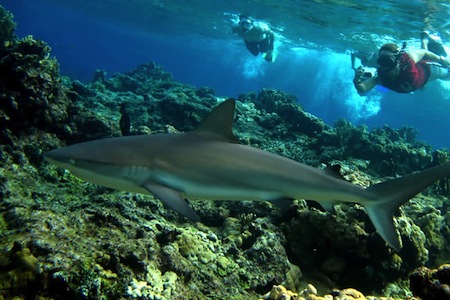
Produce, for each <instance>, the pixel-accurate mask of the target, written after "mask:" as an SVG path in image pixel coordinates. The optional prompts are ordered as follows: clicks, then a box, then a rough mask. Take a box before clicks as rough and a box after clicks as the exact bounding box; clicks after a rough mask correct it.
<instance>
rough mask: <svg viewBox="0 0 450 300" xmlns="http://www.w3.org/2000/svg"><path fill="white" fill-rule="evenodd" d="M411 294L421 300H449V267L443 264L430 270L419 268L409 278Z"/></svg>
mask: <svg viewBox="0 0 450 300" xmlns="http://www.w3.org/2000/svg"><path fill="white" fill-rule="evenodd" d="M409 278H410V288H411V291H412V292H413V294H414V295H415V296H417V297H420V298H421V299H427V300H438V299H439V300H442V299H450V265H449V264H444V265H441V266H439V267H438V268H437V269H434V270H430V269H428V268H426V267H420V268H417V269H416V270H414V272H413V273H412V274H411V275H410V276H409Z"/></svg>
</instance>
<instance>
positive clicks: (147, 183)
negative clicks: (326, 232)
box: [44, 99, 450, 251]
mask: <svg viewBox="0 0 450 300" xmlns="http://www.w3.org/2000/svg"><path fill="white" fill-rule="evenodd" d="M234 111H235V100H233V99H230V100H227V101H224V102H222V103H221V104H220V105H218V106H217V107H216V108H215V109H214V110H212V112H211V113H210V114H209V115H208V116H206V118H205V119H203V121H202V122H201V123H200V124H199V125H198V126H197V128H196V129H195V130H193V131H190V132H186V133H174V134H153V135H138V136H126V137H116V138H107V139H101V140H95V141H90V142H85V143H80V144H75V145H72V146H68V147H64V148H61V149H56V150H52V151H49V152H47V153H45V154H44V156H45V158H46V159H47V160H48V161H50V162H52V163H54V164H56V165H58V166H59V167H62V168H65V169H67V170H69V171H70V172H72V173H73V174H74V175H75V176H77V177H79V178H81V179H84V180H86V181H89V182H92V183H95V184H99V185H103V186H106V187H110V188H114V189H118V190H124V191H130V192H136V193H144V194H152V195H154V196H155V197H157V198H158V199H160V200H161V201H162V202H164V204H165V205H167V206H169V207H170V208H172V209H174V210H176V211H177V212H179V213H180V214H182V215H184V216H186V217H188V218H190V219H192V220H196V221H198V220H199V217H198V216H197V214H196V213H195V211H194V210H193V209H192V208H191V207H190V206H189V205H188V203H187V202H186V201H185V200H184V197H187V198H194V199H210V200H265V201H272V202H274V203H276V202H277V201H280V202H281V201H284V200H286V199H308V200H315V201H317V202H319V203H320V204H321V205H322V206H323V207H325V208H328V209H329V208H332V207H333V205H334V204H335V203H337V202H352V203H359V204H361V205H363V206H364V208H365V209H366V211H367V213H368V215H369V217H370V220H371V221H372V223H373V224H374V226H375V228H376V230H377V232H378V233H379V234H380V235H381V237H382V238H383V239H384V240H385V241H386V243H387V244H389V245H390V246H391V247H392V248H393V249H395V250H396V251H399V250H400V249H401V247H402V243H401V240H400V237H399V235H398V233H397V230H396V228H395V225H394V221H393V216H394V213H395V211H396V210H397V209H398V208H399V206H401V205H402V204H404V203H405V202H407V201H408V200H409V199H410V198H412V197H413V196H414V195H416V194H417V193H419V192H421V191H422V190H423V189H425V188H426V187H427V186H429V185H431V184H432V183H433V182H435V181H436V180H438V179H440V178H443V177H446V176H448V175H449V174H450V162H447V163H444V164H441V165H438V166H436V167H432V168H429V169H425V170H423V171H421V172H417V173H412V174H410V175H407V176H404V177H401V178H395V179H392V180H388V181H386V182H382V183H378V184H375V185H373V186H370V187H368V188H363V187H361V186H358V185H355V184H352V183H350V182H347V181H345V180H343V179H342V178H340V177H339V176H337V175H336V174H333V173H332V172H331V171H330V170H327V169H325V170H322V169H317V168H314V167H311V166H308V165H305V164H302V163H299V162H297V161H294V160H291V159H288V158H285V157H282V156H279V155H276V154H272V153H270V152H266V151H263V150H260V149H257V148H254V147H250V146H246V145H243V144H241V143H239V141H238V139H237V138H236V137H235V136H234V134H233V132H232V126H233V119H234Z"/></svg>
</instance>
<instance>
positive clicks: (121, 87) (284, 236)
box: [0, 6, 450, 299]
mask: <svg viewBox="0 0 450 300" xmlns="http://www.w3.org/2000/svg"><path fill="white" fill-rule="evenodd" d="M14 26H15V24H14V22H13V18H12V15H11V14H10V13H9V12H7V11H6V10H4V9H3V8H1V6H0V33H1V34H0V37H1V38H2V39H3V40H2V41H1V43H0V98H1V99H0V100H1V101H0V150H1V152H0V199H1V200H0V237H1V239H0V299H258V298H261V297H263V298H264V299H278V298H273V297H272V296H270V295H271V294H272V293H275V292H276V291H274V286H278V288H275V290H277V289H278V290H282V291H283V292H286V293H287V292H288V290H289V291H291V293H292V295H291V297H294V296H293V294H297V295H298V296H299V297H300V296H301V295H304V293H305V292H304V291H305V290H309V292H308V293H309V294H310V296H311V295H314V297H316V298H311V297H313V296H311V297H310V298H307V297H306V298H307V299H322V298H319V296H317V295H319V294H323V295H325V294H326V293H328V292H330V291H333V289H335V290H334V291H335V293H337V294H339V293H338V292H337V291H338V290H337V289H336V288H339V291H340V293H341V294H342V295H343V294H345V292H344V291H346V292H348V293H352V294H353V295H362V293H365V294H375V295H380V296H385V297H393V298H398V299H413V298H412V295H413V293H414V294H417V295H419V296H420V295H421V294H420V293H421V290H420V288H418V289H417V290H416V289H413V288H410V285H409V274H410V273H412V272H414V270H415V269H416V268H419V267H423V266H425V265H426V266H428V267H432V268H438V267H439V266H440V265H442V264H444V263H447V262H448V261H449V260H450V257H449V256H450V251H449V246H450V230H449V224H450V212H449V205H448V200H447V196H448V195H449V188H448V180H447V179H445V180H442V181H440V182H438V183H437V184H436V185H434V186H433V187H430V188H429V189H428V190H426V191H425V192H424V193H422V194H420V195H418V196H417V197H415V198H414V199H412V200H411V201H409V202H408V203H407V204H405V205H404V206H403V207H402V208H401V209H400V211H399V212H398V214H397V216H396V219H397V227H398V230H399V232H400V234H401V236H402V239H403V245H404V248H403V249H402V251H400V252H399V253H394V252H393V251H392V250H391V249H389V248H388V247H387V246H386V245H385V244H384V242H383V240H382V239H381V238H380V237H379V236H378V235H377V234H376V233H375V229H374V228H373V226H372V225H371V223H370V221H369V219H368V217H367V215H366V213H365V212H364V209H363V208H362V207H360V206H358V205H348V204H342V205H336V206H335V211H334V212H332V213H330V212H325V211H323V210H321V209H320V208H319V207H318V206H317V205H315V204H314V203H312V202H310V201H306V200H304V199H297V200H295V201H294V202H293V203H292V204H291V206H290V207H289V208H288V209H287V210H286V211H281V210H279V209H278V208H276V207H273V206H272V205H270V204H269V203H266V202H251V201H242V202H228V201H215V202H212V201H208V200H198V201H191V203H190V204H191V205H192V206H193V208H194V209H195V210H196V211H197V212H198V213H199V215H200V216H201V219H202V222H201V223H200V222H199V223H193V222H191V221H189V220H186V219H185V218H183V217H182V216H180V215H178V214H177V213H176V212H174V211H172V210H170V209H166V208H165V207H163V205H162V203H161V202H160V201H158V200H157V199H154V198H153V197H151V196H146V195H140V194H133V193H127V192H123V191H115V190H110V189H107V188H104V187H100V186H95V185H92V184H89V183H86V182H83V181H81V180H79V179H77V178H76V177H74V176H72V175H71V174H70V173H68V172H66V171H64V170H61V169H57V168H56V167H54V166H52V165H50V164H48V163H46V162H45V161H44V159H43V157H42V153H43V152H44V151H47V150H50V149H53V148H56V147H60V146H63V145H68V144H73V143H76V142H80V141H85V140H92V139H97V138H105V137H112V136H119V135H121V127H120V119H121V116H122V114H123V111H124V110H123V109H122V110H121V107H126V112H127V114H128V116H129V118H130V119H129V120H130V124H129V126H130V128H129V133H130V134H152V133H157V132H166V133H169V132H178V131H187V130H191V129H192V128H193V127H194V126H195V125H196V124H198V122H199V121H200V120H201V119H202V118H203V117H204V116H205V115H206V114H207V113H208V112H209V111H210V110H211V108H213V107H214V106H216V105H217V103H218V102H220V101H222V100H223V98H222V97H219V96H216V95H215V93H214V90H213V89H211V88H208V87H200V88H197V87H192V86H189V85H186V84H182V83H179V82H176V81H174V80H173V78H172V76H171V74H169V73H167V72H165V71H164V70H163V68H162V67H161V66H159V65H157V64H156V63H153V62H150V63H146V64H142V65H140V66H137V67H136V68H135V69H133V70H130V71H128V72H125V73H123V74H113V75H112V76H110V77H108V76H107V74H105V72H103V71H101V70H99V71H97V72H96V73H95V78H94V80H93V81H92V82H90V83H82V82H79V81H73V80H71V79H70V78H66V77H62V76H61V75H60V74H59V66H58V63H57V61H56V59H55V58H53V57H52V56H51V49H50V47H49V46H48V45H47V44H46V43H45V42H44V41H39V40H35V39H34V38H33V37H31V36H28V37H25V38H18V37H16V36H15V35H14ZM298 103H301V99H296V98H295V97H294V96H292V95H289V94H286V93H284V92H282V91H276V90H271V89H264V90H262V91H260V92H251V93H247V94H243V95H240V96H239V97H238V102H237V116H236V127H235V131H236V135H237V136H238V137H239V139H240V140H241V141H242V142H243V143H246V144H249V145H252V146H254V147H259V148H262V149H265V150H267V151H271V152H274V153H277V154H280V155H284V156H286V157H289V158H292V159H295V160H297V161H300V162H303V163H307V164H309V165H312V166H317V167H323V166H324V165H325V164H339V165H341V173H342V175H343V176H344V177H345V178H346V179H347V180H349V181H351V182H354V183H357V184H360V185H362V186H368V185H370V184H373V183H376V182H378V181H380V180H382V179H384V178H387V177H393V176H398V175H403V174H406V173H410V172H413V171H415V170H419V169H423V168H426V167H429V166H433V165H435V164H438V163H441V162H443V161H446V160H448V158H449V156H450V151H448V150H446V149H440V150H432V148H431V147H430V146H429V145H427V144H425V143H422V142H420V141H417V139H416V135H417V132H416V131H415V130H414V129H413V128H410V127H405V128H400V129H397V130H396V129H393V128H390V127H388V126H385V127H383V128H379V129H375V130H371V131H369V130H368V128H366V127H364V126H354V125H352V124H351V123H349V122H347V121H345V120H341V121H339V122H337V123H336V124H334V126H329V125H327V124H325V123H324V122H323V121H321V120H320V119H318V118H317V117H315V116H313V115H311V114H309V113H307V112H305V111H304V110H303V109H302V108H301V106H300V105H299V104H298ZM433 274H434V273H433ZM308 284H310V285H308ZM280 286H282V287H280ZM316 287H317V288H316ZM348 287H354V288H356V289H358V290H360V291H361V294H357V292H356V291H355V290H345V288H348ZM313 288H314V289H313ZM283 289H284V290H283ZM422 292H423V291H422ZM302 293H303V294H302ZM358 293H359V292H358ZM337 294H336V295H337ZM341 294H339V295H341ZM263 295H265V296H263ZM330 295H331V297H335V296H333V295H334V294H332V293H331V294H330ZM270 297H272V298H270ZM327 297H328V296H326V295H325V296H323V299H335V298H327ZM336 297H337V296H336ZM342 297H344V296H342ZM349 297H350V296H349ZM352 297H353V296H352ZM362 297H363V296H362ZM360 298H361V297H359V298H357V297H353V298H349V299H360ZM283 299H286V298H283ZM297 299H301V298H297ZM337 299H346V298H337ZM367 299H376V298H370V297H367ZM377 299H378V298H377ZM379 299H382V298H379Z"/></svg>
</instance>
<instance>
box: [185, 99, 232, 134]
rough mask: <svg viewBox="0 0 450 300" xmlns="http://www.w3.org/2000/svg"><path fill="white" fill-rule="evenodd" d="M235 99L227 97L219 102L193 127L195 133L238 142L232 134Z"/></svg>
mask: <svg viewBox="0 0 450 300" xmlns="http://www.w3.org/2000/svg"><path fill="white" fill-rule="evenodd" d="M235 106H236V100H234V99H228V100H226V101H224V102H222V103H220V104H219V105H218V106H216V108H214V109H213V110H212V111H211V112H210V113H209V115H207V116H206V117H205V118H204V119H203V120H202V121H201V122H200V124H199V125H198V126H197V127H196V128H195V129H194V131H193V132H195V133H206V134H209V135H215V136H220V137H223V138H225V139H227V140H228V141H230V142H232V143H239V140H238V139H237V138H236V137H235V136H234V134H233V120H234V110H235Z"/></svg>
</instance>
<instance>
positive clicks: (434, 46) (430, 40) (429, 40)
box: [350, 30, 447, 71]
mask: <svg viewBox="0 0 450 300" xmlns="http://www.w3.org/2000/svg"><path fill="white" fill-rule="evenodd" d="M420 41H421V46H422V49H425V50H429V51H431V52H433V53H435V54H437V55H439V56H441V55H442V56H444V57H447V53H446V51H445V48H444V46H443V45H442V39H441V37H440V36H439V34H438V33H437V32H431V31H426V30H424V31H422V32H421V33H420ZM356 59H359V61H360V63H361V66H363V67H369V68H376V67H378V62H377V61H378V53H377V52H374V51H364V50H355V51H351V52H350V60H351V63H352V69H353V70H355V71H356V69H357V68H356V67H355V62H356Z"/></svg>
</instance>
